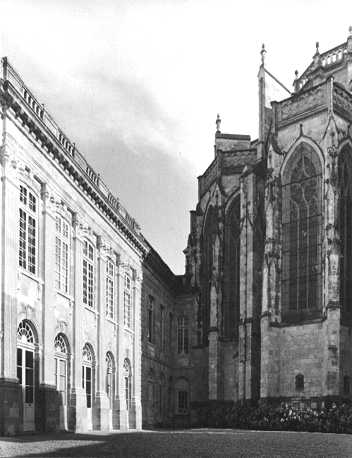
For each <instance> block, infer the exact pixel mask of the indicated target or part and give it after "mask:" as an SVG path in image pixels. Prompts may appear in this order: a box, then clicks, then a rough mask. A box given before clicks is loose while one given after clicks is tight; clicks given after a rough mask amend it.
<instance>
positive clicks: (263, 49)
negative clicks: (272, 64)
mask: <svg viewBox="0 0 352 458" xmlns="http://www.w3.org/2000/svg"><path fill="white" fill-rule="evenodd" d="M260 54H261V56H262V66H263V67H264V61H265V54H266V49H265V44H264V43H263V44H262V49H261V51H260Z"/></svg>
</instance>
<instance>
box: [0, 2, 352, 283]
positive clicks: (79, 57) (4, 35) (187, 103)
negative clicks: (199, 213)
mask: <svg viewBox="0 0 352 458" xmlns="http://www.w3.org/2000/svg"><path fill="white" fill-rule="evenodd" d="M0 11H1V16H0V54H1V55H2V56H5V55H6V56H8V58H9V61H10V62H11V63H12V65H13V66H14V67H15V69H16V70H17V71H18V73H19V74H20V75H21V76H22V78H23V80H24V81H25V83H26V85H27V86H28V87H29V88H30V89H31V90H32V91H33V92H34V94H35V95H36V97H37V98H38V100H39V101H40V102H41V103H44V104H45V106H46V108H47V109H48V111H49V112H50V113H51V114H52V115H53V117H54V118H55V120H56V121H57V123H58V124H59V125H60V126H61V127H62V130H63V131H64V132H65V134H66V135H67V136H68V138H69V139H70V140H71V141H72V142H75V143H76V145H77V147H78V149H79V150H80V152H81V153H83V154H84V156H85V157H86V159H87V160H88V162H89V163H90V164H91V165H92V166H93V168H94V169H95V170H96V172H98V173H100V175H101V176H102V178H103V180H104V182H105V183H106V184H107V185H108V187H109V188H110V190H111V191H112V192H113V193H114V194H115V195H116V196H118V197H119V198H120V200H121V202H122V204H123V205H124V206H125V207H126V208H127V210H128V211H129V213H130V214H131V215H132V216H133V217H134V218H135V219H136V220H137V221H138V222H139V224H140V225H141V227H142V231H143V234H144V235H145V237H146V238H147V239H148V241H149V242H150V243H151V244H152V245H153V247H154V248H155V249H156V250H157V251H158V252H159V254H160V255H161V257H162V258H163V259H164V261H165V262H166V263H167V264H168V265H169V266H170V268H171V269H172V270H173V271H174V272H175V273H176V274H182V273H183V272H184V255H183V253H182V251H183V249H184V248H185V247H186V244H187V237H188V233H189V211H190V210H192V209H194V208H195V206H196V204H197V176H199V175H201V174H202V173H203V172H204V171H205V169H206V168H207V166H208V165H209V164H210V162H211V161H212V160H213V158H214V148H213V145H214V135H215V119H216V115H217V113H219V114H220V116H221V119H222V124H221V131H222V132H226V133H237V134H250V135H251V137H252V138H253V139H255V138H257V135H258V134H257V131H258V84H257V74H258V68H259V65H260V49H261V45H262V43H265V46H266V50H267V54H266V67H267V68H268V69H269V70H270V72H271V73H273V74H274V75H275V76H276V77H277V78H279V79H280V81H282V82H283V83H284V84H285V86H287V87H288V88H290V89H291V88H292V82H293V79H294V71H295V70H296V69H297V70H298V71H299V73H302V72H303V71H304V69H305V67H307V66H308V65H309V63H310V62H311V58H312V56H313V54H314V53H315V43H316V41H319V43H320V50H321V52H324V51H325V50H328V49H329V48H332V47H334V46H336V45H339V44H341V43H342V42H344V41H346V39H347V36H348V27H349V26H350V25H352V2H351V1H350V0H349V1H344V0H337V1H335V2H334V3H333V4H332V3H331V2H330V1H326V0H322V1H317V0H312V1H309V0H305V1H303V0H296V1H295V2H291V1H290V2H289V1H286V0H281V1H274V0H267V1H265V2H263V1H251V0H247V1H246V2H243V1H236V0H232V1H227V0H188V1H187V0H173V1H172V0H129V1H125V0H95V1H93V0H74V1H72V0H10V1H8V0H0Z"/></svg>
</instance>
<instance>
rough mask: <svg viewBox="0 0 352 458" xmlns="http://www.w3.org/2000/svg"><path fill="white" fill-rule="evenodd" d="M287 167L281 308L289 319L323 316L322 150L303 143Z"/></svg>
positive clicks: (285, 319)
mask: <svg viewBox="0 0 352 458" xmlns="http://www.w3.org/2000/svg"><path fill="white" fill-rule="evenodd" d="M300 164H301V166H300ZM309 169H310V170H309ZM281 173H282V177H281V178H282V180H281V194H282V215H281V232H282V252H281V254H282V268H281V303H282V307H281V312H282V320H283V322H288V323H296V322H302V321H305V320H310V319H314V318H319V317H320V316H321V311H322V276H323V253H322V249H323V199H322V196H323V177H322V175H323V164H322V160H321V157H320V155H319V152H317V151H316V150H315V149H314V148H313V147H311V146H310V145H309V144H308V143H305V142H303V143H300V144H299V145H298V146H297V147H296V148H295V149H294V150H293V152H292V154H291V155H290V156H289V158H288V160H287V161H286V162H285V163H284V165H283V168H282V172H281ZM295 174H296V175H298V176H297V177H295ZM312 189H313V191H314V192H312ZM298 196H299V198H298Z"/></svg>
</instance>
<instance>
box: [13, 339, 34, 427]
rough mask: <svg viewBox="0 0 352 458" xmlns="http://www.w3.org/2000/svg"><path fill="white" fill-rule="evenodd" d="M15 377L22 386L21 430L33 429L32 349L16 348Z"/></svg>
mask: <svg viewBox="0 0 352 458" xmlns="http://www.w3.org/2000/svg"><path fill="white" fill-rule="evenodd" d="M17 377H18V380H19V383H20V385H21V386H22V400H23V431H34V429H35V421H34V351H33V350H28V349H25V348H17Z"/></svg>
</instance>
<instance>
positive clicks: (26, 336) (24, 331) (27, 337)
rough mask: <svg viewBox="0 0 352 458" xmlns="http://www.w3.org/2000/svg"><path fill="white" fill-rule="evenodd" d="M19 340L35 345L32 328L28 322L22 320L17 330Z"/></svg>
mask: <svg viewBox="0 0 352 458" xmlns="http://www.w3.org/2000/svg"><path fill="white" fill-rule="evenodd" d="M17 340H18V341H19V342H22V343H30V344H34V343H35V337H34V332H33V329H32V326H31V325H30V324H29V323H28V321H26V320H22V321H21V323H20V324H19V325H18V328H17Z"/></svg>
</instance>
